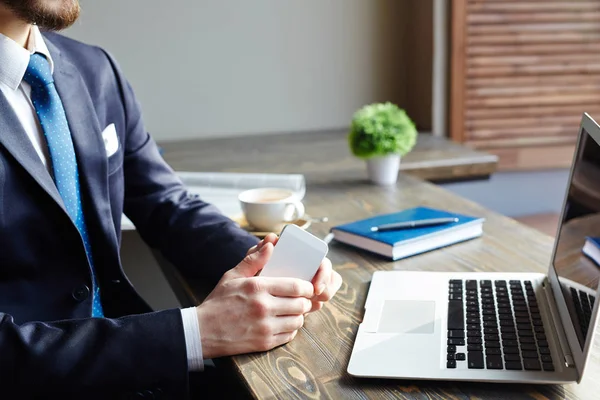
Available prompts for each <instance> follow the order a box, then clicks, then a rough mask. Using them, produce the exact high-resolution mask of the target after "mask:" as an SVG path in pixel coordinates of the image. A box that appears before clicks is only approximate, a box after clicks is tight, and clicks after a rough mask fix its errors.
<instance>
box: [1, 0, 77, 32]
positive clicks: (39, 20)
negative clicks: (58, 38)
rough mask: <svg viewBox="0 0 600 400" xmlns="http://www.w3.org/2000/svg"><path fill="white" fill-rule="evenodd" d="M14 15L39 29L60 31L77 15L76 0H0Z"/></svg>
mask: <svg viewBox="0 0 600 400" xmlns="http://www.w3.org/2000/svg"><path fill="white" fill-rule="evenodd" d="M0 3H2V4H5V5H6V6H7V7H8V8H9V9H11V10H12V11H13V12H14V14H15V16H16V17H17V18H19V19H21V20H23V21H25V22H28V23H30V24H36V25H38V26H39V27H40V28H41V29H46V30H52V31H60V30H63V29H66V28H68V27H69V26H71V25H73V23H75V21H76V20H77V18H78V17H79V13H80V8H79V1H78V0H0Z"/></svg>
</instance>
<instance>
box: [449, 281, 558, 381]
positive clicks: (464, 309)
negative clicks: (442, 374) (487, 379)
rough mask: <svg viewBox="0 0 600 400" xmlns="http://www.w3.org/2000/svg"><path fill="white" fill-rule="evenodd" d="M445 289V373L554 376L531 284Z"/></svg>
mask: <svg viewBox="0 0 600 400" xmlns="http://www.w3.org/2000/svg"><path fill="white" fill-rule="evenodd" d="M523 284H524V285H523ZM523 286H524V288H523ZM448 288H449V289H448V349H447V364H446V366H447V368H456V367H457V365H460V363H466V365H467V367H468V368H470V369H506V370H523V369H525V370H532V371H541V370H544V371H554V364H553V363H552V357H551V355H550V349H549V347H548V341H547V340H546V334H545V332H544V325H543V323H542V317H541V315H540V311H539V308H538V303H537V299H536V297H535V292H534V290H533V286H532V284H531V282H530V281H525V282H524V283H522V282H521V281H516V280H511V281H508V282H507V281H504V280H498V281H491V280H466V281H463V280H460V279H453V280H450V282H449V286H448ZM523 289H525V290H523Z"/></svg>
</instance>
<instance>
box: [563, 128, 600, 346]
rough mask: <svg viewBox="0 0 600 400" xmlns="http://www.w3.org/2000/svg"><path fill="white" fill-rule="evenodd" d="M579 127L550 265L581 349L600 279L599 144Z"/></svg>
mask: <svg viewBox="0 0 600 400" xmlns="http://www.w3.org/2000/svg"><path fill="white" fill-rule="evenodd" d="M582 129H583V132H581V135H582V136H581V139H580V145H579V147H578V150H577V154H576V156H575V165H574V167H573V171H572V174H571V181H570V182H569V184H568V186H567V190H568V192H567V199H566V204H565V209H564V212H563V216H562V221H561V223H560V225H559V230H558V243H557V245H556V251H555V255H554V260H553V265H554V269H555V271H556V275H557V277H558V280H559V282H560V287H561V290H562V293H563V295H564V297H565V302H566V304H567V308H568V311H569V315H570V317H571V320H572V322H573V326H574V327H575V331H576V333H577V337H578V339H579V343H580V345H581V349H582V350H583V347H584V345H585V342H586V338H587V336H588V332H589V331H590V330H591V329H590V317H591V313H592V309H593V307H594V302H595V301H596V290H597V288H598V281H599V279H600V145H599V144H598V143H597V142H596V140H594V138H593V137H592V136H590V134H589V133H587V132H586V131H585V129H584V128H582Z"/></svg>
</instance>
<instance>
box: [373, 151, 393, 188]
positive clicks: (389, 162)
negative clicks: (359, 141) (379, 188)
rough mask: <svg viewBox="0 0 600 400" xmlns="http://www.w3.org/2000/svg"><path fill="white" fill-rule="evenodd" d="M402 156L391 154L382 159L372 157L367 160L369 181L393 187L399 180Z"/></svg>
mask: <svg viewBox="0 0 600 400" xmlns="http://www.w3.org/2000/svg"><path fill="white" fill-rule="evenodd" d="M399 168H400V155H399V154H390V155H387V156H382V157H372V158H369V159H368V160H367V172H368V174H369V179H370V180H371V181H372V182H373V183H375V184H377V185H393V184H395V183H396V180H397V179H398V169H399Z"/></svg>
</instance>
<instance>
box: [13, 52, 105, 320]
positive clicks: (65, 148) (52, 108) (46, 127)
mask: <svg viewBox="0 0 600 400" xmlns="http://www.w3.org/2000/svg"><path fill="white" fill-rule="evenodd" d="M23 80H24V81H25V82H27V83H29V85H31V101H32V102H33V106H34V108H35V111H36V113H37V116H38V120H39V121H40V125H41V126H42V129H43V131H44V135H45V136H46V141H47V143H48V150H49V151H50V158H51V159H52V170H53V172H54V182H55V183H56V187H57V188H58V192H59V193H60V196H61V197H62V199H63V202H64V204H65V208H66V209H67V213H68V214H69V216H70V217H71V219H72V220H73V223H74V224H75V226H76V227H77V229H78V230H79V233H80V234H81V238H82V239H83V245H84V247H85V253H86V255H87V259H88V261H89V263H90V266H91V267H92V284H93V287H92V316H93V317H103V316H104V313H103V312H102V303H101V302H100V289H99V288H98V283H97V281H96V276H95V273H94V263H93V261H92V251H91V246H90V240H89V237H88V231H87V227H86V225H85V219H84V217H83V207H82V205H81V192H80V190H79V173H78V171H77V160H76V159H75V148H74V147H73V140H72V139H71V132H70V131H69V125H68V123H67V116H66V115H65V109H64V108H63V105H62V102H61V100H60V97H59V96H58V92H57V91H56V87H55V86H54V78H53V77H52V73H51V72H50V64H49V63H48V60H46V58H45V57H44V56H43V55H41V54H38V53H35V54H33V55H31V59H30V60H29V65H28V66H27V71H26V72H25V77H24V78H23Z"/></svg>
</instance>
